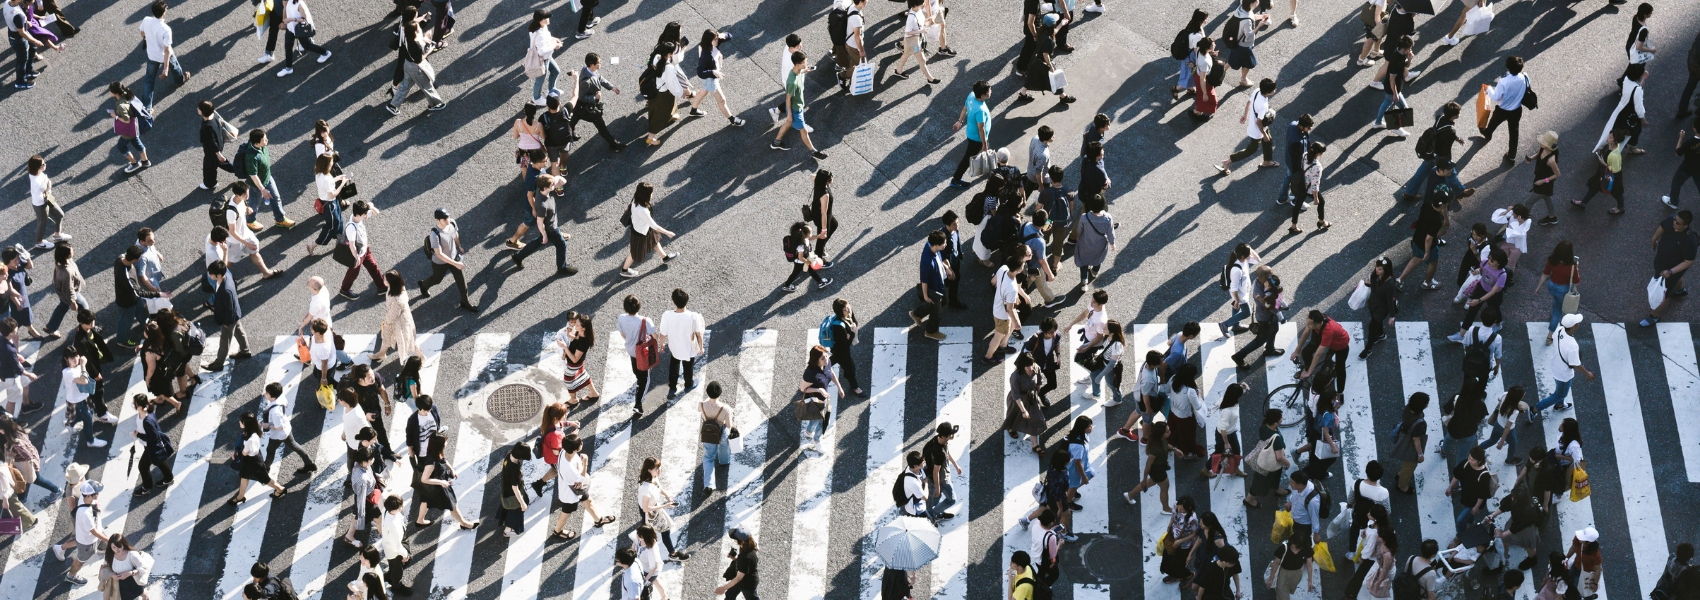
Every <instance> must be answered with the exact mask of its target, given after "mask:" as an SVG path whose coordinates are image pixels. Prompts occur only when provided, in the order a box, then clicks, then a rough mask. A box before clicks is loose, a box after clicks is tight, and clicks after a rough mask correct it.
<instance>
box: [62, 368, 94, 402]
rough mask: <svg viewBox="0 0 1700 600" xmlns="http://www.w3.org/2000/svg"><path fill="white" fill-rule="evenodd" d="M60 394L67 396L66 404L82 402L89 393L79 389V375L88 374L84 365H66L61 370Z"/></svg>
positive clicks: (84, 375)
mask: <svg viewBox="0 0 1700 600" xmlns="http://www.w3.org/2000/svg"><path fill="white" fill-rule="evenodd" d="M59 373H60V374H59V394H60V395H62V396H64V397H65V403H66V404H81V403H82V401H84V400H87V399H88V397H89V395H88V394H85V393H83V392H82V390H79V389H77V381H76V379H77V378H78V377H86V376H88V371H86V370H84V369H83V367H65V368H64V369H61V370H60V371H59Z"/></svg>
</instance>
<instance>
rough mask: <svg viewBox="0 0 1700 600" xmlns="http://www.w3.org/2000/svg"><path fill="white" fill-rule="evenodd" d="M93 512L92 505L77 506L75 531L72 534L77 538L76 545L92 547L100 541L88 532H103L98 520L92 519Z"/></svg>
mask: <svg viewBox="0 0 1700 600" xmlns="http://www.w3.org/2000/svg"><path fill="white" fill-rule="evenodd" d="M94 510H95V509H94V505H93V504H78V505H77V530H76V531H75V532H74V533H75V534H76V536H77V543H78V544H82V545H84V546H93V545H94V544H95V543H96V542H99V541H100V538H97V537H95V536H94V534H93V533H89V531H91V530H100V531H102V532H104V531H105V530H102V529H101V528H100V523H99V522H98V519H95V518H94Z"/></svg>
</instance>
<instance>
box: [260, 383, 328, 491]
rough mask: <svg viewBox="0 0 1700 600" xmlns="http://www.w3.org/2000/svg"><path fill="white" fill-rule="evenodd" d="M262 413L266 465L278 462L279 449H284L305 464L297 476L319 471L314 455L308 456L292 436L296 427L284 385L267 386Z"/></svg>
mask: <svg viewBox="0 0 1700 600" xmlns="http://www.w3.org/2000/svg"><path fill="white" fill-rule="evenodd" d="M260 412H261V418H262V419H263V420H262V421H261V422H260V429H261V430H262V431H264V432H265V434H266V464H267V465H268V466H269V465H271V464H272V462H273V461H275V460H277V457H278V449H279V448H283V449H286V450H288V451H292V452H294V453H295V454H297V455H299V456H300V457H301V462H302V463H303V464H302V465H301V468H299V469H296V470H295V474H296V475H302V474H307V473H312V472H313V471H317V470H319V467H318V466H317V465H316V464H314V462H313V455H311V454H308V453H307V449H306V448H303V447H301V443H300V442H297V441H295V436H294V435H291V431H292V430H293V429H294V427H292V426H291V425H290V422H289V419H290V416H289V399H288V398H285V397H284V396H283V384H280V383H278V382H275V381H274V382H271V383H267V384H266V387H265V398H264V399H263V401H262V403H261V406H260Z"/></svg>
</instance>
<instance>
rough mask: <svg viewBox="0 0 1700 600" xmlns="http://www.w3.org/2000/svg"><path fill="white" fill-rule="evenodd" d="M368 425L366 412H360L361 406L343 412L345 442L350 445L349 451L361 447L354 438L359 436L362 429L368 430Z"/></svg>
mask: <svg viewBox="0 0 1700 600" xmlns="http://www.w3.org/2000/svg"><path fill="white" fill-rule="evenodd" d="M366 423H367V421H366V411H363V410H360V406H359V405H355V406H354V407H353V408H345V409H343V410H342V436H343V438H344V439H343V442H344V443H346V444H348V449H349V450H353V449H355V448H359V447H360V442H359V441H358V440H355V439H354V436H356V435H358V434H359V433H360V430H361V429H364V428H366Z"/></svg>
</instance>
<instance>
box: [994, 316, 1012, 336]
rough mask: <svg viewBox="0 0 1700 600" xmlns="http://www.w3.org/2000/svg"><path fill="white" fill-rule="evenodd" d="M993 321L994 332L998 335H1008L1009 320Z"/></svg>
mask: <svg viewBox="0 0 1700 600" xmlns="http://www.w3.org/2000/svg"><path fill="white" fill-rule="evenodd" d="M993 320H994V321H997V326H996V331H997V332H998V335H1009V319H993Z"/></svg>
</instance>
